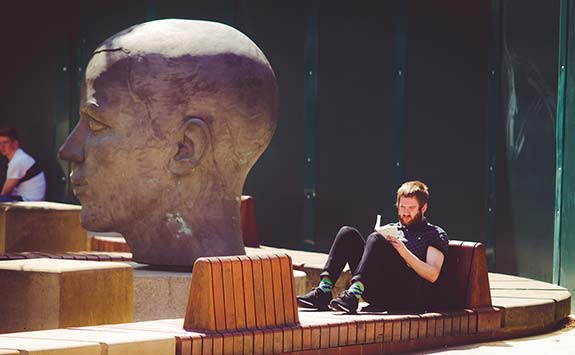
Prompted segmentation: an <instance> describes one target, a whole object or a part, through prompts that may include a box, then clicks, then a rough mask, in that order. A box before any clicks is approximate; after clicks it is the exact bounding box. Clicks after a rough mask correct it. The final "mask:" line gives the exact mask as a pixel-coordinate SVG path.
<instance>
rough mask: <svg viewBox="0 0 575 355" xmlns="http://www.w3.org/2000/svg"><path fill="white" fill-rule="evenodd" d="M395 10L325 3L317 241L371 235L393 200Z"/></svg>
mask: <svg viewBox="0 0 575 355" xmlns="http://www.w3.org/2000/svg"><path fill="white" fill-rule="evenodd" d="M390 3H393V2H386V1H378V2H375V1H374V2H367V1H366V2H360V3H358V4H357V6H349V2H347V1H334V2H329V4H328V3H326V2H324V3H322V6H321V7H320V12H319V14H320V15H319V82H318V116H317V141H316V147H317V164H316V168H317V180H316V184H317V198H316V239H317V247H318V249H319V250H323V251H327V250H329V246H330V245H331V242H332V241H333V238H334V236H335V233H336V232H337V231H338V229H339V227H340V226H342V225H352V226H355V227H357V228H358V229H359V230H360V231H361V232H363V233H365V234H369V233H370V232H371V231H373V226H374V223H375V217H376V215H377V214H378V213H379V214H383V215H385V216H387V217H393V216H394V214H395V213H394V212H393V201H391V200H390V194H389V191H390V188H391V187H392V186H391V181H392V177H391V175H390V170H391V160H390V159H391V157H390V151H391V148H392V147H391V139H390V138H391V134H392V132H391V127H392V124H391V123H392V117H391V112H392V111H391V89H392V87H391V84H392V79H391V72H392V66H391V62H392V54H393V53H392V41H393V34H392V18H393V15H394V11H395V9H394V8H393V7H392V6H391V5H390Z"/></svg>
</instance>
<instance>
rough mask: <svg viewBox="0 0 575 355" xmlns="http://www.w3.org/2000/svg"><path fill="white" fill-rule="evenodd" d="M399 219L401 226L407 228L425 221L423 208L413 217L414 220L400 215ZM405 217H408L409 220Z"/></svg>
mask: <svg viewBox="0 0 575 355" xmlns="http://www.w3.org/2000/svg"><path fill="white" fill-rule="evenodd" d="M398 217H399V221H400V222H401V224H403V225H404V226H406V227H408V226H411V225H413V224H416V223H419V222H421V221H423V213H422V212H421V208H420V209H419V211H417V214H416V215H415V216H413V218H410V217H409V216H402V215H400V214H398ZM405 217H407V219H406V218H405Z"/></svg>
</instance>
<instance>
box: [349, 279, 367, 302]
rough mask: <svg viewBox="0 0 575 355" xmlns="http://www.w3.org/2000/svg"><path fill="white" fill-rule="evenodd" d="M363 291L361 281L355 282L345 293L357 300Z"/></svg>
mask: <svg viewBox="0 0 575 355" xmlns="http://www.w3.org/2000/svg"><path fill="white" fill-rule="evenodd" d="M363 291H365V286H364V285H363V283H362V282H361V281H355V282H354V283H352V284H351V286H349V288H348V289H347V292H349V293H352V294H353V295H354V296H355V297H357V299H360V298H361V295H363Z"/></svg>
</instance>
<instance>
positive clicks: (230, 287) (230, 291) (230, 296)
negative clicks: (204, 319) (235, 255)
mask: <svg viewBox="0 0 575 355" xmlns="http://www.w3.org/2000/svg"><path fill="white" fill-rule="evenodd" d="M218 259H219V260H220V262H221V264H222V283H223V285H224V314H225V319H226V327H225V330H227V331H228V332H232V331H234V330H236V329H237V327H236V310H235V302H234V301H235V299H234V284H233V280H234V276H233V273H232V262H231V260H229V259H227V258H218Z"/></svg>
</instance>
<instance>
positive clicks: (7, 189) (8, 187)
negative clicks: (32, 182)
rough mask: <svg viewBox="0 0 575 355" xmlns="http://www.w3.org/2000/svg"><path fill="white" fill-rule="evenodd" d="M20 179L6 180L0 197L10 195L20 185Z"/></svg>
mask: <svg viewBox="0 0 575 355" xmlns="http://www.w3.org/2000/svg"><path fill="white" fill-rule="evenodd" d="M18 181H19V180H18V179H6V182H5V183H4V186H3V187H2V192H1V193H0V195H10V194H11V193H12V190H14V188H15V187H16V185H18Z"/></svg>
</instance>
